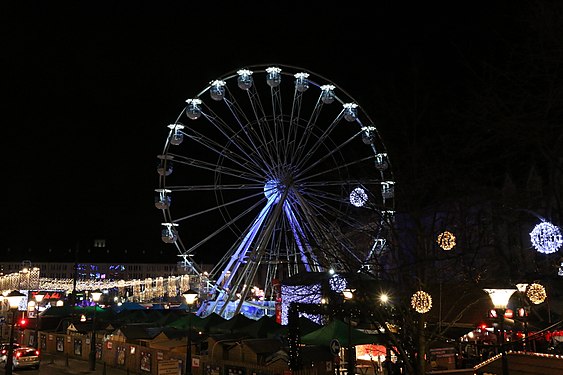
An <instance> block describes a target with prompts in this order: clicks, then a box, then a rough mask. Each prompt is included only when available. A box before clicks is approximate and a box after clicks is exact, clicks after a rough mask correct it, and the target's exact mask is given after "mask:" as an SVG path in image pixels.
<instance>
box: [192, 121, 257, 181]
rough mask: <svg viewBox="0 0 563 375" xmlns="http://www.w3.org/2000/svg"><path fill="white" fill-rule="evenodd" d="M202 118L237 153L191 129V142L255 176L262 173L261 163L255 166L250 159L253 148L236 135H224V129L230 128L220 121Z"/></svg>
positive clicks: (251, 158)
mask: <svg viewBox="0 0 563 375" xmlns="http://www.w3.org/2000/svg"><path fill="white" fill-rule="evenodd" d="M204 116H205V118H206V119H207V120H208V121H209V122H210V123H211V124H212V125H214V126H215V128H217V129H218V130H219V131H220V132H221V133H222V134H223V135H224V136H225V137H226V138H227V139H228V142H229V144H232V145H234V146H235V147H236V149H237V150H238V152H239V153H237V152H234V151H232V150H230V149H228V150H227V149H225V146H224V145H221V144H220V143H218V142H217V141H215V140H212V139H210V138H209V137H207V136H205V135H203V134H202V133H201V132H198V131H196V130H194V129H191V131H192V132H193V135H192V134H190V135H188V136H189V137H190V138H191V139H192V140H194V141H195V142H197V143H199V144H201V145H202V146H203V147H205V148H206V149H208V150H210V151H212V152H214V153H215V154H216V155H219V156H222V157H224V158H226V159H228V160H230V161H232V162H233V163H235V164H237V165H239V166H241V167H243V168H245V169H247V170H249V171H250V172H251V173H256V174H262V173H264V171H265V169H264V167H265V166H264V165H261V163H258V164H257V163H256V162H255V161H256V158H253V157H252V153H253V152H254V151H252V150H253V147H251V146H249V145H248V144H247V143H245V142H243V141H242V140H241V139H240V137H238V136H237V135H236V133H231V134H229V133H226V132H225V128H228V129H230V128H229V126H228V125H226V124H225V123H224V122H223V121H222V120H219V118H214V117H211V116H206V115H205V114H204Z"/></svg>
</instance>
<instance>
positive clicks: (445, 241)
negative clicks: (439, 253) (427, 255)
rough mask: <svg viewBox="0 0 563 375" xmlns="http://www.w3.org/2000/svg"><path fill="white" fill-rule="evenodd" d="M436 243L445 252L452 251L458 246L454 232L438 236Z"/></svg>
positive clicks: (445, 232) (446, 232)
mask: <svg viewBox="0 0 563 375" xmlns="http://www.w3.org/2000/svg"><path fill="white" fill-rule="evenodd" d="M436 242H437V243H438V245H440V247H441V248H442V249H443V250H446V251H447V250H451V249H453V248H454V246H455V245H456V243H455V235H454V234H453V233H452V232H449V231H447V230H446V231H444V232H442V233H440V234H439V235H438V239H437V240H436Z"/></svg>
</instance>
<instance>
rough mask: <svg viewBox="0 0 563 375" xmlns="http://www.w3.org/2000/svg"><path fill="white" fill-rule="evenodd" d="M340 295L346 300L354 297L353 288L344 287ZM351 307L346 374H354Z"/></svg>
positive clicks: (349, 309) (349, 312)
mask: <svg viewBox="0 0 563 375" xmlns="http://www.w3.org/2000/svg"><path fill="white" fill-rule="evenodd" d="M342 296H343V297H344V299H345V300H346V301H350V300H351V299H352V298H354V290H352V289H345V290H343V291H342ZM353 347H354V346H353V345H352V309H351V308H350V307H348V349H347V354H348V355H347V357H348V358H347V366H346V372H347V375H354V373H355V370H356V366H355V363H354V355H353V353H352V348H353Z"/></svg>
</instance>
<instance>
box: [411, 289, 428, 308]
mask: <svg viewBox="0 0 563 375" xmlns="http://www.w3.org/2000/svg"><path fill="white" fill-rule="evenodd" d="M411 306H412V308H413V309H414V310H415V311H416V312H417V313H420V314H424V313H427V312H428V311H430V309H431V308H432V297H431V296H430V294H428V293H426V292H424V291H422V290H419V291H418V292H416V293H415V294H413V295H412V298H411Z"/></svg>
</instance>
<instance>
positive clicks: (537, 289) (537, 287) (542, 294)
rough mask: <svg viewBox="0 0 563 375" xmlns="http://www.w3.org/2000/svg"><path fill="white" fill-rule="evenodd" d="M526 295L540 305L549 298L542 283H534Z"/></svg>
mask: <svg viewBox="0 0 563 375" xmlns="http://www.w3.org/2000/svg"><path fill="white" fill-rule="evenodd" d="M526 297H528V298H529V299H530V301H531V302H532V303H533V304H534V305H539V304H540V303H542V302H543V301H545V299H546V298H547V293H546V291H545V288H544V286H543V285H541V284H537V283H533V284H531V285H530V286H529V287H528V290H527V291H526Z"/></svg>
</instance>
